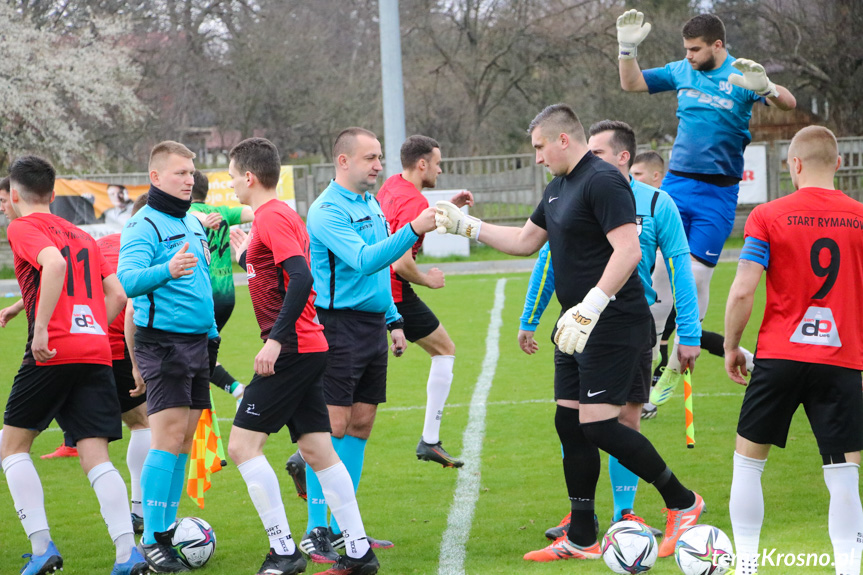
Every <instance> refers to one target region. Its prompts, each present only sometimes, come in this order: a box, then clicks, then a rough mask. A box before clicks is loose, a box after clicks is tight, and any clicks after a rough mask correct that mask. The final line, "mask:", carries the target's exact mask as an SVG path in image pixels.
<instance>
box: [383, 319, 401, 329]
mask: <svg viewBox="0 0 863 575" xmlns="http://www.w3.org/2000/svg"><path fill="white" fill-rule="evenodd" d="M404 328H405V320H404V318H399V319H397V320H395V321H392V322H390V323H388V324H387V330H388V331H392V330H394V329H404Z"/></svg>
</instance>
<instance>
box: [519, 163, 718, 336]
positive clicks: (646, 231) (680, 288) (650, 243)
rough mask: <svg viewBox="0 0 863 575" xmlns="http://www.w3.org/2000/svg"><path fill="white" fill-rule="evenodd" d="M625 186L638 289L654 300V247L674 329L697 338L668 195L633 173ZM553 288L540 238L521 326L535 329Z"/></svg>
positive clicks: (682, 239)
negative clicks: (667, 283) (666, 281)
mask: <svg viewBox="0 0 863 575" xmlns="http://www.w3.org/2000/svg"><path fill="white" fill-rule="evenodd" d="M629 182H630V187H631V188H632V193H633V195H634V196H635V214H636V216H635V222H636V226H637V227H638V241H639V243H640V244H641V261H640V262H638V277H639V279H641V283H642V284H644V295H645V297H646V298H647V303H648V305H653V304H654V302H656V290H654V289H653V280H652V279H651V274H652V272H653V267H654V265H656V249H657V248H659V250H660V251H661V252H662V259H663V261H664V262H665V267H666V269H667V270H668V277H669V278H671V286H672V290H673V295H674V302H675V305H676V306H677V331H678V335H679V336H680V343H681V344H683V345H696V346H697V345H700V344H701V322H699V321H698V299H697V297H696V291H695V278H694V277H693V276H692V264H691V262H690V258H689V245H688V244H687V241H686V234H685V233H684V232H683V223H681V221H680V214H679V213H678V212H677V206H675V205H674V202H673V201H672V199H671V198H670V197H669V196H668V194H666V193H665V192H663V191H662V190H658V189H656V188H654V187H652V186H649V185H647V184H643V183H641V182H639V181H637V180H635V179H634V178H630V180H629ZM553 293H554V268H553V267H552V265H551V252H550V250H549V245H548V243H547V242H546V244H545V245H544V246H542V249H540V251H539V259H537V261H536V264H535V265H534V266H533V272H532V273H531V274H530V282H529V284H528V288H527V295H526V296H525V301H524V311H523V312H522V314H521V329H523V330H526V331H536V327H537V326H538V325H539V318H540V317H541V316H542V312H544V311H545V308H546V307H548V302H549V301H550V300H551V296H552V294H553Z"/></svg>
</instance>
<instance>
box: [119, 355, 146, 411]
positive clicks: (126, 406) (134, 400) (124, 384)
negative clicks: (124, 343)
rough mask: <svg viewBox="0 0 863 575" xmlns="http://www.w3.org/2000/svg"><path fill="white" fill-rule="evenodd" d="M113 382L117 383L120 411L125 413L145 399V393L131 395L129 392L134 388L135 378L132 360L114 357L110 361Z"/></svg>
mask: <svg viewBox="0 0 863 575" xmlns="http://www.w3.org/2000/svg"><path fill="white" fill-rule="evenodd" d="M111 367H112V371H113V372H114V383H116V384H117V399H119V400H120V411H121V412H123V413H126V412H127V411H129V410H130V409H135V408H136V407H138V406H139V405H141V404H142V403H145V402H146V401H147V394H146V393H143V394H142V395H139V396H138V397H132V396H131V395H129V392H130V391H132V390H133V389H135V378H134V377H133V376H132V360H131V359H129V358H128V357H124V358H123V359H115V360H114V361H113V362H112V366H111Z"/></svg>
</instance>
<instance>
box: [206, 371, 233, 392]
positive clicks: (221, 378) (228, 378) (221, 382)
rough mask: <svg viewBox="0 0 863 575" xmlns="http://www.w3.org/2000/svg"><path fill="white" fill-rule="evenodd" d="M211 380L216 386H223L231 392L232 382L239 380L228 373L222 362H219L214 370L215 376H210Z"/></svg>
mask: <svg viewBox="0 0 863 575" xmlns="http://www.w3.org/2000/svg"><path fill="white" fill-rule="evenodd" d="M210 381H211V382H212V383H213V385H215V386H216V387H221V388H222V389H224V390H225V391H227V392H228V393H231V384H232V383H234V382H235V381H237V380H236V379H234V376H233V375H231V374H230V373H228V371H227V370H226V369H225V368H224V367H222V365H221V364H219V365H217V366H216V369H215V370H213V376H212V377H211V378H210Z"/></svg>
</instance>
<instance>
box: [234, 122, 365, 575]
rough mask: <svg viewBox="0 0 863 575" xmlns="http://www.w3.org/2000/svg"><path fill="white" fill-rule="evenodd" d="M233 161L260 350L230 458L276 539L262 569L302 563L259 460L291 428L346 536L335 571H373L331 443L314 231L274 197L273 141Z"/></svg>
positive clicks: (276, 165) (238, 149) (244, 147)
mask: <svg viewBox="0 0 863 575" xmlns="http://www.w3.org/2000/svg"><path fill="white" fill-rule="evenodd" d="M230 158H231V162H230V165H229V167H228V173H229V174H230V176H231V182H232V185H233V188H234V191H235V192H236V194H237V198H239V200H240V202H242V203H244V204H248V205H250V206H252V209H254V210H255V221H254V223H253V224H252V231H251V235H250V238H247V239H248V242H247V244H248V248H247V249H246V250H245V253H243V254H242V255H241V256H240V261H241V265H244V266H245V267H246V270H247V273H248V276H249V293H250V295H251V297H252V305H253V307H254V309H255V316H256V317H257V319H258V325H259V326H260V328H261V339H263V340H264V347H263V348H262V349H261V351H260V352H259V353H258V355H257V357H255V376H254V377H253V378H252V381H251V382H250V383H249V385H248V386H247V387H246V392H245V394H244V395H243V398H242V401H241V403H240V406H239V408H238V409H237V415H236V416H235V418H234V428H233V430H232V431H231V439H230V442H229V444H228V454H229V455H230V456H231V459H233V460H234V462H235V463H236V464H237V468H238V469H239V470H240V474H241V475H242V476H243V480H244V481H245V482H246V485H247V486H248V489H249V495H250V496H251V498H252V501H253V502H254V504H255V508H256V509H257V511H258V514H259V515H260V517H261V521H262V522H263V524H264V528H265V529H266V531H267V535H268V537H269V539H270V552H269V553H268V554H267V558H266V559H265V560H264V564H263V565H262V567H261V569H260V571H261V572H265V571H267V570H268V569H272V570H273V572H279V573H284V574H286V575H287V574H290V573H299V572H301V571H303V569H305V566H306V561H305V559H304V558H303V556H302V554H301V553H300V550H299V549H298V548H297V546H296V544H295V543H294V541H293V539H292V538H291V530H290V528H289V527H288V520H287V516H286V515H285V509H284V505H283V504H282V497H281V493H280V492H279V481H278V479H277V478H276V474H275V472H274V471H273V468H272V467H271V466H270V464H269V462H268V461H267V459H266V457H265V456H264V454H263V447H264V444H265V443H266V441H267V436H268V435H269V434H271V433H276V432H278V431H279V430H280V429H281V428H282V427H284V426H287V427H288V430H289V432H290V434H291V440H292V441H294V442H296V443H297V444H298V445H299V448H300V450H301V451H302V454H303V457H304V458H305V460H306V462H307V463H308V464H309V465H310V466H311V467H312V469H313V470H314V471H315V473H316V475H317V478H318V479H319V480H320V482H321V486H322V488H323V492H324V496H325V497H326V499H327V501H328V503H329V504H330V508H331V510H332V512H333V515H334V516H335V517H336V519H337V521H338V522H339V525H341V526H342V528H343V529H344V537H345V540H346V545H345V548H346V550H347V555H346V556H344V557H339V558H338V559H337V560H336V566H335V567H334V569H335V570H336V571H332V572H333V573H335V572H337V573H339V574H343V575H348V574H350V573H359V572H362V573H375V572H376V571H377V566H378V560H377V558H376V557H375V554H374V552H373V551H372V549H371V547H370V546H369V542H368V540H367V539H366V534H365V528H364V527H363V522H362V518H361V517H360V510H359V507H358V506H357V500H356V496H355V495H354V487H353V482H352V481H351V477H350V475H349V473H348V470H347V469H346V468H345V466H344V464H343V463H342V462H341V460H339V457H338V455H336V452H335V449H333V444H332V441H331V438H330V431H331V429H330V417H329V412H328V411H327V405H326V403H325V401H324V392H323V385H322V382H321V378H322V376H323V374H324V369H325V368H326V365H327V349H328V346H327V340H326V338H324V334H323V326H321V325H320V323H318V321H317V315H316V312H315V307H314V300H315V292H314V290H313V289H312V273H311V269H310V268H309V236H308V233H307V232H306V228H305V225H304V224H303V221H302V220H301V219H300V217H299V216H298V215H297V213H296V212H295V211H294V210H292V209H291V208H290V207H288V205H287V204H285V203H284V202H282V201H280V200H279V199H278V193H277V192H276V185H277V184H278V181H279V174H280V171H281V167H280V161H279V152H278V150H277V149H276V147H275V146H274V145H273V144H272V143H271V142H270V141H269V140H265V139H263V138H250V139H247V140H243V141H242V142H240V143H239V144H237V145H236V146H235V147H234V148H233V149H232V150H231V152H230ZM238 235H240V236H241V235H242V232H239V233H236V232H235V233H234V240H235V242H237V241H241V240H242V238H239V237H237V236H238ZM312 559H313V560H314V559H315V557H312ZM267 572H269V571H267ZM326 573H331V571H327V572H326Z"/></svg>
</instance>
